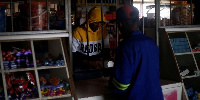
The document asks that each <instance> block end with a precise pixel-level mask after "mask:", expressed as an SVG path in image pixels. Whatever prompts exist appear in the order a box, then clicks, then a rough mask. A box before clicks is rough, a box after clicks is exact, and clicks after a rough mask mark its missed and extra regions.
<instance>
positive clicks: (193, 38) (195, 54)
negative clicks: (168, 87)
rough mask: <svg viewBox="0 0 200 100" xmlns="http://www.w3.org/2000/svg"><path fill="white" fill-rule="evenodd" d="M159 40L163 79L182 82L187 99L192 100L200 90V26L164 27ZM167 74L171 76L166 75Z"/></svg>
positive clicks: (160, 31) (160, 30) (161, 29)
mask: <svg viewBox="0 0 200 100" xmlns="http://www.w3.org/2000/svg"><path fill="white" fill-rule="evenodd" d="M159 39H160V42H159V46H160V53H161V68H160V71H161V78H162V77H164V78H168V79H169V80H178V81H180V82H181V83H182V86H183V92H184V94H185V95H186V98H185V99H186V100H192V99H193V98H195V95H197V93H198V92H199V90H200V87H199V85H198V84H199V83H200V80H199V76H200V75H199V65H200V55H199V49H198V47H199V45H198V44H199V43H200V28H199V26H193V27H183V26H182V27H178V26H177V27H173V28H172V27H162V28H160V29H159ZM167 73H171V74H170V75H169V74H168V75H165V74H167ZM188 91H191V92H188ZM188 93H190V94H188ZM191 93H193V94H191ZM195 93H196V94H195ZM195 100H196V99H195Z"/></svg>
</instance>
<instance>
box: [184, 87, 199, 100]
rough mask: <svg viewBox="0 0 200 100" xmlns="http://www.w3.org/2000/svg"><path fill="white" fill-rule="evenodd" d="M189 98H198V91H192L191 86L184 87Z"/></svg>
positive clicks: (195, 99)
mask: <svg viewBox="0 0 200 100" xmlns="http://www.w3.org/2000/svg"><path fill="white" fill-rule="evenodd" d="M186 92H187V95H188V98H189V100H198V92H197V91H194V90H193V88H188V89H186Z"/></svg>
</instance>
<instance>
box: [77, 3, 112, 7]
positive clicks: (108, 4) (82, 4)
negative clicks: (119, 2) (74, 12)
mask: <svg viewBox="0 0 200 100" xmlns="http://www.w3.org/2000/svg"><path fill="white" fill-rule="evenodd" d="M76 5H77V6H85V3H77V4H76ZM87 5H88V6H101V3H87ZM103 6H116V4H115V3H103Z"/></svg>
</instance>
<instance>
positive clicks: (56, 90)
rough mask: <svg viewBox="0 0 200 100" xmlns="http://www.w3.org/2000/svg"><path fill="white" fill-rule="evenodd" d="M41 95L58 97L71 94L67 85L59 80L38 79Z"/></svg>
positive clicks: (55, 78)
mask: <svg viewBox="0 0 200 100" xmlns="http://www.w3.org/2000/svg"><path fill="white" fill-rule="evenodd" d="M40 85H41V94H42V96H60V95H66V94H71V91H70V87H69V83H68V82H65V81H62V80H60V79H59V78H57V77H53V78H51V79H48V81H47V80H46V79H45V78H44V77H40Z"/></svg>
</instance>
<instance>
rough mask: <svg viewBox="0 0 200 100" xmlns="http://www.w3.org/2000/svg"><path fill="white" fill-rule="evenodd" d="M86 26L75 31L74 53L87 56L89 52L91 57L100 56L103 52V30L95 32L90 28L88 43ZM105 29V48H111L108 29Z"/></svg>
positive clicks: (73, 40)
mask: <svg viewBox="0 0 200 100" xmlns="http://www.w3.org/2000/svg"><path fill="white" fill-rule="evenodd" d="M84 26H85V25H84ZM84 26H82V27H78V28H77V29H75V30H74V31H73V39H72V52H79V53H81V54H84V55H87V52H89V56H94V55H98V54H99V53H101V50H102V30H101V29H98V30H97V31H96V32H93V31H92V30H91V29H90V28H89V27H88V43H87V33H86V31H87V29H86V27H84ZM103 29H104V31H103V32H104V34H103V36H104V38H103V41H104V48H109V35H108V33H107V30H106V28H105V27H104V28H103ZM88 44H89V45H88Z"/></svg>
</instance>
